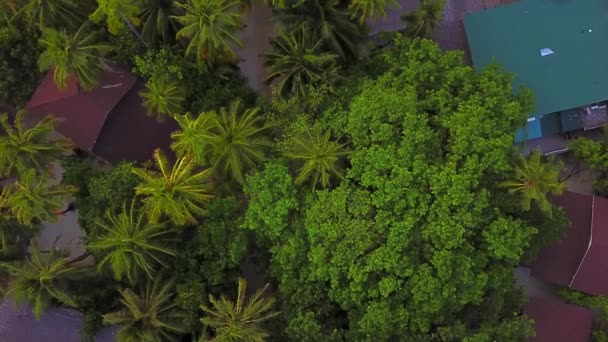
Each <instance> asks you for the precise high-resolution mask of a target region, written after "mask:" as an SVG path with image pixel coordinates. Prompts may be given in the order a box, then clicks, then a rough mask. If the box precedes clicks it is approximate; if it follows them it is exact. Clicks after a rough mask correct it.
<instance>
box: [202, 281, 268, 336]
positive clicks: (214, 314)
mask: <svg viewBox="0 0 608 342" xmlns="http://www.w3.org/2000/svg"><path fill="white" fill-rule="evenodd" d="M267 287H268V285H266V286H265V287H264V288H263V289H261V290H259V291H257V292H256V293H255V294H254V295H253V296H252V297H251V298H249V300H247V301H245V292H246V291H247V282H246V281H245V279H243V278H239V288H238V293H237V298H236V301H234V302H233V301H231V300H229V299H227V298H226V297H224V296H222V297H221V298H219V299H216V298H214V297H213V296H210V297H209V302H210V303H211V305H212V306H211V307H207V306H206V305H201V310H203V312H204V315H205V316H204V317H203V318H202V319H201V321H202V322H203V324H205V325H206V326H208V327H210V328H212V329H213V330H214V333H215V338H216V339H217V340H219V341H243V342H256V341H263V340H264V338H266V337H267V336H268V334H267V333H266V332H265V331H264V330H263V329H262V327H261V326H260V324H261V323H262V322H264V321H266V320H268V319H270V318H272V317H274V316H276V315H277V314H278V313H276V312H272V311H271V310H272V306H273V304H274V299H273V298H271V297H264V291H265V290H266V288H267Z"/></svg>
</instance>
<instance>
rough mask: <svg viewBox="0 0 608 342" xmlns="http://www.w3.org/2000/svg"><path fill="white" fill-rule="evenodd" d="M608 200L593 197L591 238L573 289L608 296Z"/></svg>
mask: <svg viewBox="0 0 608 342" xmlns="http://www.w3.org/2000/svg"><path fill="white" fill-rule="evenodd" d="M607 260H608V199H606V198H603V197H597V196H595V197H593V215H592V224H591V238H590V239H589V244H588V248H587V251H586V253H585V255H584V257H583V259H582V261H581V263H580V267H579V268H578V270H577V271H576V273H575V275H574V277H573V280H572V283H571V284H570V287H571V288H574V289H577V290H579V291H583V292H587V293H589V294H592V295H608V262H607Z"/></svg>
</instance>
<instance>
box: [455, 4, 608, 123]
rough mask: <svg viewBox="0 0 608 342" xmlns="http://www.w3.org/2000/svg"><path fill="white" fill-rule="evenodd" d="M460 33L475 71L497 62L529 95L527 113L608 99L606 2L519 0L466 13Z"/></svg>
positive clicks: (607, 15) (543, 112)
mask: <svg viewBox="0 0 608 342" xmlns="http://www.w3.org/2000/svg"><path fill="white" fill-rule="evenodd" d="M465 29H466V32H467V37H468V40H469V47H470V50H471V55H472V57H473V64H474V65H475V67H476V68H481V67H483V66H485V65H487V64H489V63H491V62H492V61H496V62H498V63H500V64H502V65H503V66H504V67H505V69H506V70H508V71H510V72H512V73H514V74H515V75H516V80H515V86H516V87H517V86H518V84H523V85H525V86H526V87H528V88H530V89H531V90H532V91H533V92H534V96H535V99H536V112H535V113H532V115H534V114H535V115H542V114H547V113H553V112H557V111H561V110H566V109H570V108H575V107H580V106H584V105H587V104H590V103H594V102H600V101H603V100H606V99H608V1H606V0H521V1H519V2H516V3H513V4H510V5H505V6H500V7H496V8H493V9H490V10H486V11H483V12H478V13H474V14H469V15H467V16H466V17H465ZM543 48H546V49H551V50H552V51H553V54H551V55H548V56H544V57H542V56H541V53H540V50H541V49H543Z"/></svg>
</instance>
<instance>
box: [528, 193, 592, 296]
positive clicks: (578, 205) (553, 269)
mask: <svg viewBox="0 0 608 342" xmlns="http://www.w3.org/2000/svg"><path fill="white" fill-rule="evenodd" d="M555 202H557V204H558V205H560V206H561V207H562V208H564V210H565V211H566V215H568V218H569V219H570V225H569V226H568V228H567V229H566V231H565V233H564V235H563V236H562V238H561V239H559V240H557V241H555V242H553V243H552V244H551V245H549V246H547V247H546V248H545V249H543V250H542V251H541V252H540V254H539V255H538V258H537V259H536V261H535V262H534V264H533V265H532V272H531V274H532V276H534V277H536V278H538V279H540V280H542V281H545V282H547V283H551V284H555V285H561V286H569V285H570V282H571V281H572V277H573V276H574V273H576V270H577V268H578V266H579V265H580V262H581V260H582V258H583V256H584V255H585V251H586V250H587V246H588V244H589V238H590V236H591V213H592V204H593V197H592V196H587V195H581V194H577V193H575V192H566V193H564V194H563V195H562V196H561V197H559V198H557V199H556V200H555Z"/></svg>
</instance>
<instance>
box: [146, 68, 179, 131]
mask: <svg viewBox="0 0 608 342" xmlns="http://www.w3.org/2000/svg"><path fill="white" fill-rule="evenodd" d="M139 95H140V96H141V97H142V98H143V100H144V107H146V111H147V113H148V115H149V116H155V117H156V119H157V120H158V121H161V122H162V121H164V120H165V116H167V115H169V116H173V115H175V114H177V113H179V112H181V111H182V103H183V102H184V100H185V98H186V90H185V89H184V87H182V86H181V84H180V83H179V82H177V81H175V80H173V79H170V78H169V77H167V76H155V77H152V78H151V79H150V80H149V81H148V82H147V83H146V90H144V91H142V92H140V93H139Z"/></svg>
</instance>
